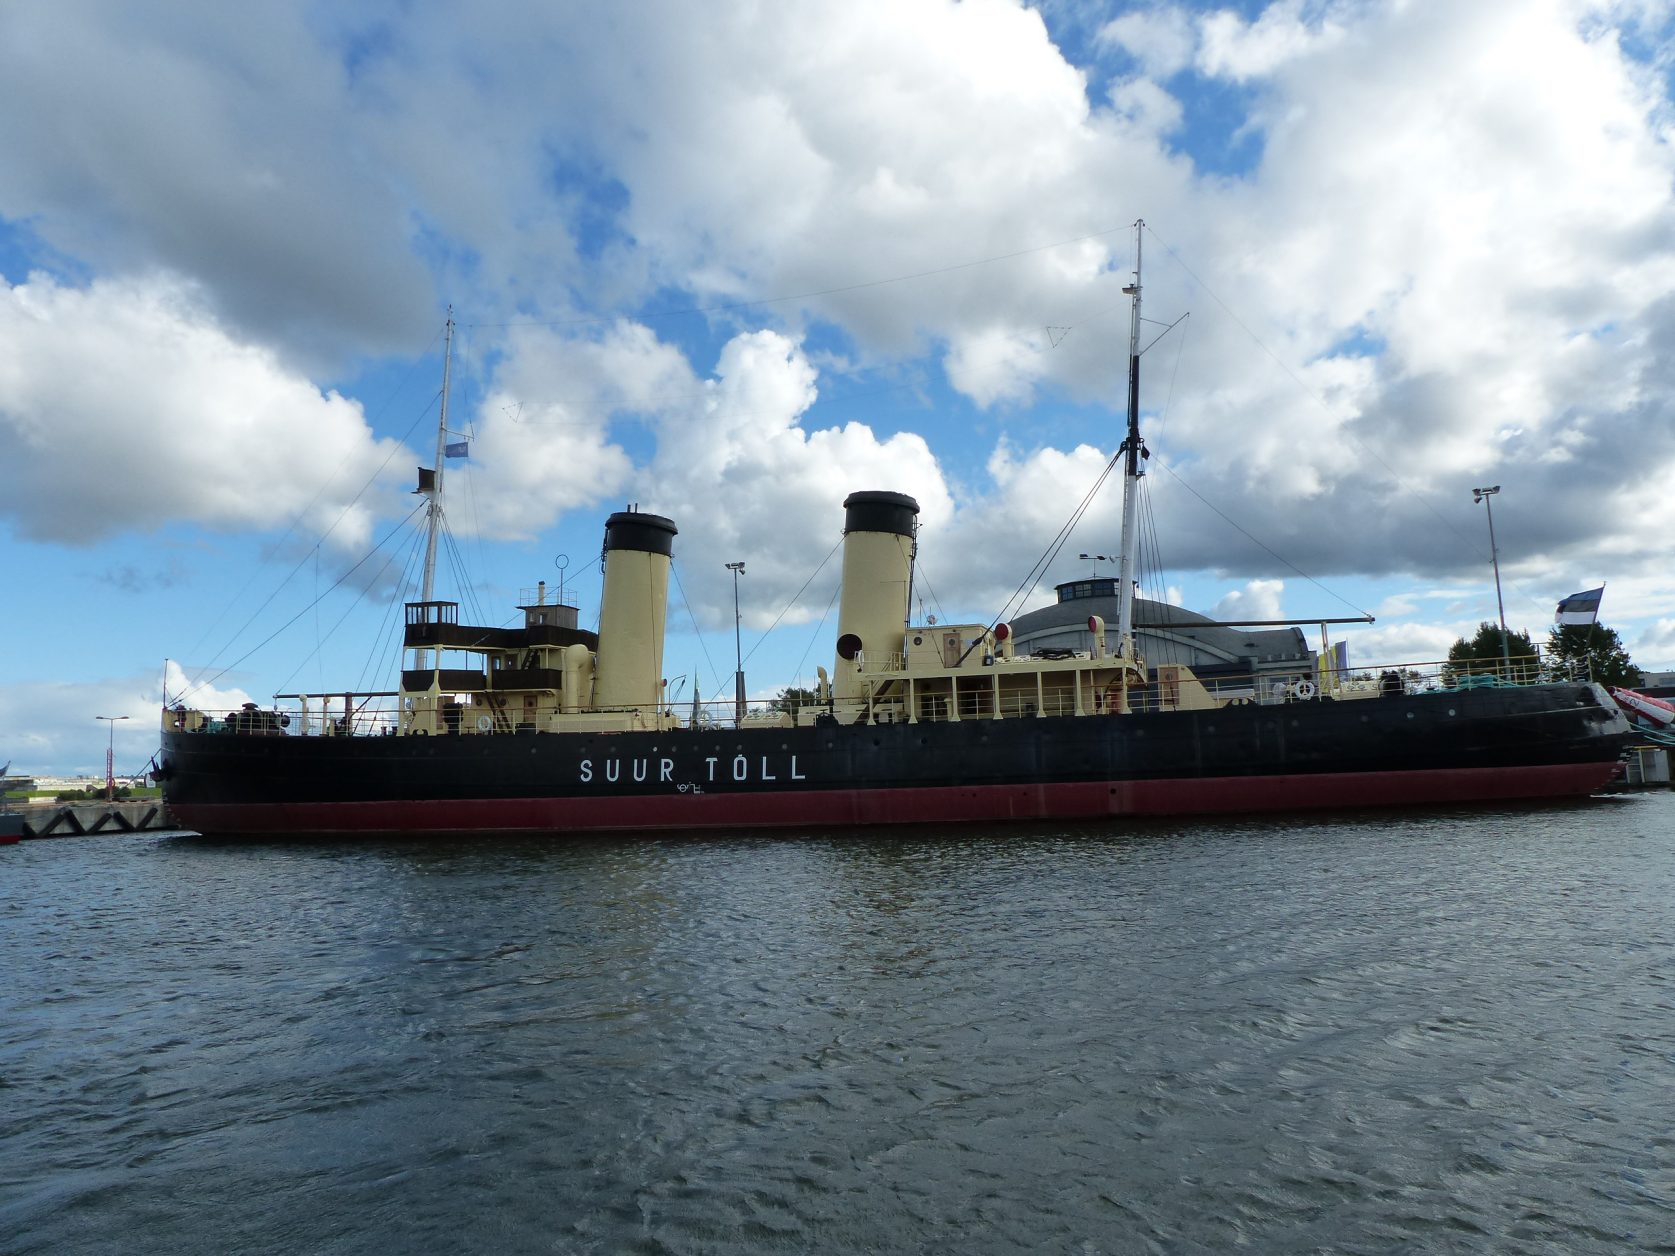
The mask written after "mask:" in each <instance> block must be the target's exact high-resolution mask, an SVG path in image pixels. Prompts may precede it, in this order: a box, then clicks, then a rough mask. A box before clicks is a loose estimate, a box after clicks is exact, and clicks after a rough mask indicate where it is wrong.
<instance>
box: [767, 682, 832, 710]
mask: <svg viewBox="0 0 1675 1256" xmlns="http://www.w3.org/2000/svg"><path fill="white" fill-rule="evenodd" d="M819 701H820V694H819V693H818V692H817V691H816V690H813V689H803V688H800V687H798V686H796V685H787V686H785V688H783V689H781V690H780V691H779V696H778V697H777V698H774V699H773V700H772V701H771V702H769V703H768V709H769V710H772V711H784V712H785V713H786V714H788V715H795V714H796V713H797V710H798V708H800V707H810V706H814V705H816V704H817V703H819Z"/></svg>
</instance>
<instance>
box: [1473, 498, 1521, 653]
mask: <svg viewBox="0 0 1675 1256" xmlns="http://www.w3.org/2000/svg"><path fill="white" fill-rule="evenodd" d="M1500 491H1501V486H1500V485H1499V484H1491V485H1490V486H1489V487H1488V488H1474V489H1472V491H1471V500H1472V503H1473V504H1474V505H1475V504H1476V503H1478V502H1482V503H1483V509H1485V510H1486V511H1488V512H1489V561H1490V562H1491V563H1492V564H1493V565H1494V568H1495V609H1496V610H1497V611H1499V612H1500V617H1501V666H1502V668H1503V669H1504V670H1503V675H1504V678H1505V679H1507V680H1511V679H1512V654H1511V650H1510V649H1509V648H1508V646H1507V643H1506V603H1505V602H1504V601H1503V600H1502V599H1501V560H1500V551H1499V550H1497V549H1496V548H1495V506H1494V503H1493V502H1491V501H1490V500H1489V499H1490V498H1491V497H1493V496H1494V495H1495V494H1496V493H1498V492H1500Z"/></svg>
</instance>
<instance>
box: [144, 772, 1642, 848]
mask: <svg viewBox="0 0 1675 1256" xmlns="http://www.w3.org/2000/svg"><path fill="white" fill-rule="evenodd" d="M1617 770H1618V765H1617V764H1616V763H1577V764H1563V765H1556V766H1545V767H1516V768H1452V769H1439V770H1434V771H1423V772H1344V773H1335V774H1332V775H1320V776H1256V777H1249V776H1231V777H1217V778H1214V779H1210V780H1163V781H1114V782H1108V781H1082V782H1071V783H1065V784H1057V785H948V786H936V787H925V788H916V789H830V790H807V791H802V792H797V793H779V794H774V793H764V794H657V795H642V796H638V797H610V798H590V797H579V798H576V797H572V798H483V799H469V800H450V801H423V802H400V801H397V802H322V803H227V804H207V805H201V806H195V805H189V804H181V805H177V806H175V807H174V808H173V811H174V814H175V818H176V819H177V820H179V821H180V823H181V824H182V825H183V826H185V827H186V828H189V829H194V830H197V831H200V832H205V833H264V834H266V833H276V834H277V833H298V834H301V833H322V834H324V833H332V834H337V833H344V834H355V833H361V834H384V833H558V834H562V833H598V832H609V831H612V830H647V829H723V828H799V827H820V828H843V827H850V826H857V827H858V826H865V825H873V824H923V823H937V822H943V823H946V822H951V821H968V820H1070V819H1091V818H1097V817H1100V816H1173V815H1214V814H1226V813H1255V812H1274V811H1300V810H1306V809H1323V808H1345V807H1383V806H1405V805H1411V804H1415V803H1470V802H1495V801H1507V800H1512V799H1521V798H1566V797H1577V796H1581V795H1586V794H1590V793H1593V792H1594V791H1595V790H1598V789H1601V788H1603V787H1604V786H1605V785H1606V784H1608V783H1609V782H1610V781H1611V779H1612V778H1613V777H1614V776H1616V774H1617Z"/></svg>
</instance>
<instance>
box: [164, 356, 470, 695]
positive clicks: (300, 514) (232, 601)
mask: <svg viewBox="0 0 1675 1256" xmlns="http://www.w3.org/2000/svg"><path fill="white" fill-rule="evenodd" d="M441 338H442V333H441V332H440V331H438V332H437V333H436V335H434V336H432V337H431V341H430V343H429V344H428V345H426V346H425V351H424V353H423V354H421V355H420V356H419V357H417V358H415V359H414V360H413V363H412V365H411V366H409V367H408V368H407V374H405V375H403V376H402V377H401V379H400V381H398V382H397V383H396V385H395V386H394V387H393V388H391V389H390V391H389V392H388V393H387V394H385V398H384V401H383V402H382V404H380V405H379V407H378V409H377V410H376V411H374V412H373V415H372V417H371V418H369V419H368V420H367V423H368V426H369V427H370V426H371V425H372V424H374V423H376V422H377V420H378V419H379V418H381V417H382V416H383V414H384V412H385V411H386V410H387V409H389V406H390V403H391V402H392V401H393V400H394V399H395V398H396V397H397V396H398V395H399V394H400V393H401V392H402V390H403V389H405V388H406V387H407V383H408V381H409V380H411V379H412V378H413V376H414V374H416V373H417V371H418V369H419V365H420V363H421V362H423V361H424V359H425V358H426V357H428V356H429V354H430V351H431V350H432V349H434V348H435V347H436V342H437V341H438V340H440V339H441ZM438 395H440V394H438ZM429 413H430V407H429V406H428V405H427V406H426V407H425V408H424V409H423V410H421V411H420V412H419V414H418V416H417V417H415V418H414V420H413V422H412V423H411V424H410V425H409V426H408V428H407V430H406V431H405V432H403V433H402V435H401V441H400V442H398V443H397V444H396V446H395V447H394V448H392V449H391V450H390V452H389V454H388V456H386V457H385V459H384V461H383V462H381V463H379V464H378V468H377V470H375V471H374V472H373V473H372V475H371V476H369V477H368V478H367V480H366V482H365V483H364V484H362V485H361V487H360V489H359V491H358V492H356V494H355V496H354V497H353V498H351V499H350V501H349V504H348V505H346V506H345V507H344V508H343V510H342V512H341V513H340V514H339V515H338V516H337V518H336V519H333V520H332V522H331V526H330V527H328V528H327V529H326V530H325V531H324V532H323V533H321V534H320V536H319V537H317V538H316V539H315V542H314V543H315V544H316V545H319V544H320V543H321V542H323V541H324V540H325V539H326V538H327V537H329V536H330V535H331V534H332V532H333V531H334V530H336V528H337V525H338V524H340V523H342V522H343V518H344V516H345V515H347V514H348V513H349V512H350V511H351V510H353V509H354V507H355V504H356V503H357V502H359V501H360V500H361V498H362V497H363V496H365V495H366V490H367V489H369V488H371V487H372V485H373V484H374V483H375V482H376V481H377V479H378V477H379V476H381V475H382V474H383V473H384V468H385V467H387V466H389V465H390V460H391V459H392V458H394V457H395V456H396V454H397V453H398V452H400V451H401V450H403V449H404V448H405V442H406V440H407V438H408V437H409V436H411V435H412V434H413V429H414V428H415V427H417V426H418V425H419V420H420V419H423V418H424V417H425V415H427V414H429ZM334 482H335V481H327V482H326V483H325V484H322V485H321V486H320V488H319V489H318V490H317V491H316V492H315V494H314V496H313V498H312V499H311V500H310V501H309V503H308V505H306V506H304V507H303V508H302V509H301V510H299V511H297V512H296V514H294V515H293V516H292V517H291V521H290V523H288V524H287V525H286V527H285V531H284V532H283V533H282V534H281V535H280V538H279V540H278V541H276V542H275V543H274V544H273V546H272V547H271V548H270V549H269V550H268V552H267V555H266V557H264V558H263V559H262V560H261V561H260V562H259V563H257V564H256V565H255V567H254V568H252V569H251V572H250V575H249V576H248V577H246V579H245V581H244V584H243V585H242V586H240V588H239V591H238V592H237V593H235V594H233V596H232V597H230V598H229V599H227V601H226V602H224V603H223V604H222V607H221V610H220V611H219V612H218V613H217V614H216V616H215V618H214V619H212V620H211V621H210V622H209V626H208V627H206V628H205V629H204V630H203V632H202V633H201V634H200V635H199V637H198V641H197V644H196V645H194V646H193V647H192V653H193V654H196V653H197V652H198V650H199V649H201V648H202V647H203V644H204V642H205V641H207V640H209V636H210V634H211V633H213V632H214V631H215V629H216V628H217V627H218V626H219V625H220V623H221V621H222V620H223V619H224V618H226V615H227V612H228V611H230V610H231V609H232V608H233V607H234V606H235V605H237V604H238V601H239V599H240V598H242V597H243V596H244V595H245V593H246V592H248V591H249V589H250V586H251V585H252V584H254V583H255V582H256V577H258V576H259V575H261V574H262V572H263V571H265V570H266V569H267V567H268V565H269V564H270V563H271V562H272V561H273V559H274V557H275V556H276V555H277V554H279V553H280V552H282V551H283V549H284V546H285V542H286V541H288V540H290V539H291V534H292V533H293V532H295V531H296V530H297V525H298V524H300V523H301V522H302V521H303V520H304V519H305V518H307V516H308V512H309V511H311V510H312V509H314V506H315V504H316V503H317V502H319V500H320V499H321V498H322V497H324V496H325V494H326V490H327V489H328V488H330V487H331V485H332V484H333V483H334ZM304 561H306V555H305V556H304ZM298 566H299V567H300V566H301V564H300V563H299V564H298ZM296 573H297V568H293V569H292V570H291V572H290V573H289V574H288V575H287V576H286V577H285V579H283V580H281V581H280V582H279V584H278V586H277V587H276V588H275V589H274V591H273V593H271V594H269V595H268V598H267V600H266V601H264V602H263V603H262V605H261V606H259V607H257V608H256V610H255V612H254V613H253V614H252V615H251V616H250V618H249V619H247V620H246V621H245V622H244V623H243V624H242V625H241V626H240V627H239V629H238V631H237V632H235V633H234V634H233V635H232V637H231V638H230V639H229V640H228V642H227V644H226V645H225V646H223V647H222V648H221V650H217V651H216V652H215V655H214V656H213V657H212V658H211V659H210V661H209V662H208V663H206V664H205V665H204V667H205V670H208V669H209V668H211V667H214V666H215V661H216V659H218V658H219V657H220V656H221V652H222V650H227V649H231V648H232V644H233V642H234V641H237V640H238V638H239V636H240V635H241V634H243V633H244V631H245V630H246V629H248V628H249V627H250V625H251V624H252V623H253V622H254V621H255V619H256V616H257V615H260V614H261V613H262V611H264V610H266V609H267V606H268V603H269V602H271V601H273V598H274V596H275V595H277V594H278V592H279V590H280V589H283V588H284V587H285V586H286V585H287V584H289V583H290V581H291V578H292V576H295V575H296Z"/></svg>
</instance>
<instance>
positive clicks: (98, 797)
mask: <svg viewBox="0 0 1675 1256" xmlns="http://www.w3.org/2000/svg"><path fill="white" fill-rule="evenodd" d="M133 794H134V791H133V790H132V789H131V788H129V787H128V786H127V785H118V786H117V787H116V801H118V802H122V801H123V800H124V799H127V798H131V797H133ZM104 800H105V787H104V786H103V785H97V786H92V787H89V788H87V789H65V790H60V791H59V792H58V793H57V794H55V795H54V796H53V801H54V802H103V801H104Z"/></svg>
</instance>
